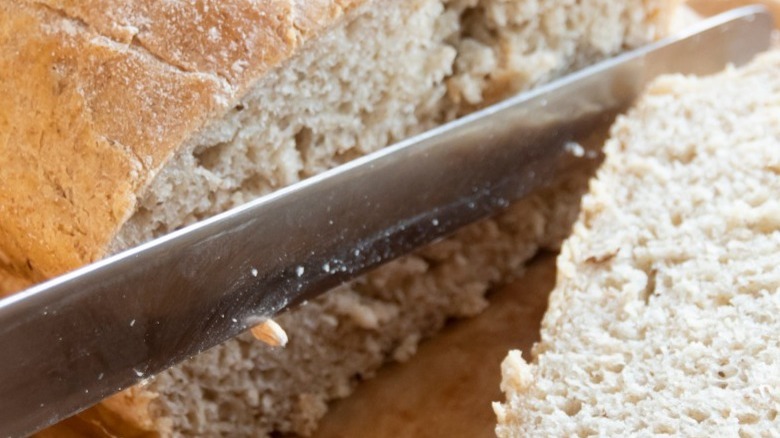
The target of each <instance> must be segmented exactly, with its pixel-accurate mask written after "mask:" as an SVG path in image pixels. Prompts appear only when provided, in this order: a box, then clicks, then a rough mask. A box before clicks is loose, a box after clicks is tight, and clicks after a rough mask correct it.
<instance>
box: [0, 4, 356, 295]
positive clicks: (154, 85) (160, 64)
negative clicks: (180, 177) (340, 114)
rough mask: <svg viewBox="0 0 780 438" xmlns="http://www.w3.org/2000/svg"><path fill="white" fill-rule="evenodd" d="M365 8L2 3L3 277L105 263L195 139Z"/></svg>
mask: <svg viewBox="0 0 780 438" xmlns="http://www.w3.org/2000/svg"><path fill="white" fill-rule="evenodd" d="M364 1H365V0H316V1H306V2H303V1H300V0H266V1H262V2H256V1H250V0H229V1H222V0H198V1H197V2H195V5H194V6H193V5H192V4H190V2H157V1H154V0H133V1H127V2H115V1H112V0H91V1H75V0H40V1H37V0H25V1H16V0H2V1H0V136H2V137H0V185H2V187H4V188H5V189H4V190H1V191H0V278H13V279H26V280H28V281H30V282H37V281H42V280H44V279H46V278H50V277H52V276H55V275H58V274H61V273H63V272H66V271H68V270H71V269H74V268H76V267H79V266H81V265H84V264H87V263H90V262H92V261H95V260H97V259H99V258H100V257H102V256H103V255H105V252H106V248H107V246H108V244H109V243H110V241H111V240H112V239H113V237H114V235H115V234H116V233H117V231H118V230H119V228H120V227H121V226H122V224H123V223H124V222H125V221H126V220H127V218H128V217H129V216H130V215H131V214H132V213H133V211H134V209H135V206H136V199H137V197H138V196H139V195H140V194H141V193H142V192H143V190H144V188H145V187H146V185H147V184H148V183H149V182H150V181H151V180H152V178H153V177H154V176H155V175H156V174H157V173H158V171H159V170H160V169H161V168H162V167H163V165H164V164H165V162H166V161H167V160H168V159H169V158H170V157H171V156H172V155H173V154H174V153H175V151H176V150H177V149H178V148H179V147H180V146H181V145H182V144H183V143H184V142H185V141H186V140H187V139H188V138H189V137H190V136H192V135H193V134H194V133H196V132H198V131H199V130H200V129H202V128H203V127H205V126H206V124H207V123H208V122H209V120H211V119H213V118H216V117H219V116H220V115H222V114H223V113H224V112H225V111H227V110H228V109H229V108H230V107H231V106H232V105H233V104H234V102H235V101H236V100H237V99H238V98H240V97H241V96H242V95H243V93H244V92H245V91H246V90H247V88H248V87H250V86H251V84H252V83H254V82H255V81H256V80H257V79H259V78H260V77H262V75H263V74H264V73H265V72H267V71H268V70H270V69H272V68H273V67H275V66H277V65H279V64H281V63H282V62H284V61H285V60H286V59H287V58H289V57H290V56H292V54H293V53H294V52H295V51H296V50H297V49H298V48H299V47H300V46H301V45H302V44H303V43H304V42H305V41H306V40H307V39H309V38H310V37H312V36H314V35H316V34H318V33H319V32H321V31H322V30H323V29H325V28H327V27H328V26H330V25H332V24H334V23H335V22H337V20H338V19H339V18H341V17H342V16H343V15H344V14H345V13H346V12H347V11H348V10H350V9H352V8H354V7H356V6H358V5H359V4H361V3H363V2H364ZM185 3H186V4H185ZM25 283H26V282H25V281H19V280H15V281H0V295H2V294H8V293H11V292H14V291H15V290H16V289H17V288H18V287H19V285H22V284H25Z"/></svg>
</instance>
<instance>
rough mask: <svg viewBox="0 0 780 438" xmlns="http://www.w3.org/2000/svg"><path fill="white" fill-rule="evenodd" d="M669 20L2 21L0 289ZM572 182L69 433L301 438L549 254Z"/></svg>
mask: <svg viewBox="0 0 780 438" xmlns="http://www.w3.org/2000/svg"><path fill="white" fill-rule="evenodd" d="M671 3H672V2H671V1H670V0H632V1H627V2H614V1H610V0H584V1H573V0H566V1H556V2H545V1H541V0H538V1H519V0H514V1H506V0H450V1H442V0H403V1H396V2H380V1H378V0H373V1H365V0H355V1H337V0H320V1H311V2H294V1H283V0H264V1H254V0H252V1H250V0H229V1H225V0H221V1H217V0H210V1H207V0H203V1H198V2H194V3H193V2H188V1H187V2H185V1H166V2H147V1H142V0H134V1H128V2H112V1H101V0H92V1H87V2H62V1H56V0H35V1H34V0H24V1H11V0H0V23H2V27H1V28H2V29H3V32H2V33H0V55H1V56H0V67H1V68H0V122H3V123H2V124H0V132H2V133H3V135H4V136H5V137H4V138H6V141H3V142H0V157H2V159H3V160H4V162H3V163H2V164H3V165H0V181H2V183H3V187H12V186H13V187H14V190H6V191H0V287H1V288H4V289H5V291H6V292H10V291H13V290H17V289H19V288H21V287H22V286H23V285H24V284H29V283H30V282H35V281H39V280H42V279H44V278H48V277H50V276H52V275H56V274H58V273H61V272H63V271H66V270H69V269H72V268H75V267H77V266H79V265H81V264H83V263H87V262H90V261H93V260H95V259H97V258H100V257H102V256H103V255H104V254H107V253H110V252H114V251H119V250H121V249H124V248H127V247H129V246H133V245H135V244H138V243H140V242H143V241H146V240H148V239H150V238H153V237H156V236H160V235H162V234H164V233H166V232H168V231H170V230H173V229H176V228H178V227H181V226H183V225H186V224H189V223H192V222H194V221H197V220H199V219H202V218H205V217H208V216H210V215H213V214H215V213H218V212H220V211H223V210H225V209H228V208H230V207H233V206H236V205H239V204H241V203H242V202H245V201H246V200H249V199H252V198H253V197H256V196H259V195H262V194H265V193H269V192H270V191H273V190H275V189H277V188H280V187H282V186H285V185H287V184H290V183H294V182H296V181H298V180H300V179H302V178H305V177H307V176H310V175H313V174H316V173H319V172H321V171H323V170H325V169H328V168H331V167H333V166H335V165H338V164H340V163H343V162H346V161H348V160H349V159H351V158H354V157H356V156H360V155H363V154H365V153H368V152H371V151H374V150H377V149H379V148H381V147H384V146H386V145H388V144H390V143H392V142H394V141H397V140H400V139H402V138H405V137H407V136H409V135H412V134H415V133H418V132H420V131H422V130H424V129H427V128H430V127H432V126H435V125H438V124H440V123H442V122H445V121H448V120H451V119H453V118H455V117H457V116H459V115H461V114H465V113H467V112H469V111H472V110H473V109H476V108H479V107H480V106H483V105H485V104H487V103H490V102H492V101H495V100H498V99H501V98H502V97H505V96H507V95H509V94H512V93H514V92H517V91H519V90H523V89H527V88H529V87H532V86H534V85H536V84H539V83H542V82H545V81H548V80H550V79H552V78H554V77H556V76H559V75H561V74H563V73H565V72H568V71H571V70H573V69H576V68H578V67H581V66H583V65H586V64H588V63H591V62H594V61H595V60H598V59H600V58H603V57H606V56H609V55H611V54H614V53H617V52H619V51H621V50H624V49H625V48H628V47H632V46H635V45H638V44H642V43H644V42H646V41H649V40H652V39H654V38H656V37H658V36H659V35H661V34H663V32H664V29H665V25H666V23H667V21H668V20H667V19H668V14H669V12H670V10H671ZM19 66H29V68H28V69H27V70H26V74H24V75H21V74H19V73H18V69H19ZM31 114H34V115H35V116H34V117H33V116H31ZM583 161H587V160H583ZM587 167H588V166H587V165H585V166H584V168H587ZM586 175H587V173H586V172H584V171H580V172H574V173H572V175H571V178H570V179H569V180H567V181H564V182H562V183H560V185H559V186H558V187H557V188H556V189H551V190H550V191H549V192H547V193H545V194H541V195H538V196H536V197H534V198H532V199H529V200H527V201H524V202H523V203H521V204H520V205H517V206H515V207H513V208H512V209H511V211H510V212H508V213H506V214H504V215H502V216H500V217H499V218H497V219H495V220H490V221H485V222H482V223H480V224H477V225H475V226H473V227H470V228H468V229H466V230H463V232H461V233H459V234H458V235H457V236H456V237H454V238H452V239H447V240H445V241H443V242H441V243H439V244H437V245H434V246H432V247H430V248H428V249H426V250H424V251H422V252H421V253H419V254H418V255H415V256H411V257H407V258H404V259H402V260H399V261H397V262H394V263H391V264H390V265H388V266H386V267H384V268H382V269H379V270H377V271H376V272H374V273H372V274H369V275H367V276H365V277H363V278H362V279H359V280H357V281H356V282H354V283H352V284H350V285H346V286H344V287H342V288H340V290H337V291H333V293H330V294H328V295H327V296H325V297H322V298H321V299H318V300H313V301H312V302H310V303H309V305H308V306H306V307H303V308H301V309H298V310H296V311H294V312H290V313H288V314H285V315H283V316H282V317H281V318H280V319H279V322H280V323H281V324H282V326H283V327H284V328H285V329H286V330H287V332H288V334H289V344H288V346H287V347H286V348H285V349H284V350H274V349H270V348H268V347H266V346H264V345H262V344H260V343H258V342H256V341H254V340H253V339H251V338H250V337H248V336H244V337H240V338H238V339H236V340H233V341H230V342H228V343H226V344H225V345H223V346H220V347H218V348H215V349H213V350H211V351H209V352H207V353H205V354H203V355H202V356H199V357H197V358H195V359H194V360H192V361H189V362H187V363H185V364H182V365H180V366H178V367H176V368H174V369H172V370H170V371H168V372H166V373H164V374H162V375H160V376H159V377H157V378H155V379H153V380H151V381H149V382H148V383H147V384H145V385H143V386H139V387H136V388H134V389H132V390H130V391H127V392H125V393H123V394H121V395H119V396H117V397H114V398H112V399H110V400H108V401H107V402H106V403H104V404H103V405H101V406H100V407H99V408H96V409H95V410H92V411H91V412H90V413H88V414H85V416H83V417H82V418H83V419H85V420H84V421H83V422H82V424H81V425H80V426H79V427H82V428H83V427H86V426H85V424H88V425H91V424H93V423H99V425H98V426H96V427H97V428H98V429H100V430H104V429H108V430H113V431H114V433H116V434H118V435H123V436H126V435H131V434H135V433H139V434H140V433H145V432H154V433H161V434H163V435H185V436H215V435H229V436H258V435H260V436H262V435H264V434H266V433H270V432H272V431H284V432H289V431H292V432H298V433H307V432H309V431H311V430H312V429H313V427H314V425H315V423H316V420H317V419H318V418H319V417H320V416H321V415H322V414H323V413H324V411H325V409H326V401H327V400H329V399H332V398H336V397H343V396H345V395H346V394H348V393H349V392H350V391H351V388H352V387H353V386H354V384H355V383H357V382H358V381H359V380H361V379H364V378H367V377H369V376H371V374H372V373H373V372H374V370H375V369H377V368H378V367H379V366H380V365H381V364H382V363H383V362H385V361H387V360H393V359H396V360H404V359H406V358H408V357H409V356H410V355H411V354H413V352H414V350H415V347H416V345H417V342H418V341H419V340H420V339H421V338H423V337H425V336H428V335H430V334H432V333H433V332H435V331H436V330H437V329H438V328H440V327H441V326H442V325H443V323H444V321H445V320H446V319H447V318H450V317H458V316H467V315H473V314H475V313H477V312H479V311H480V310H481V309H483V308H484V306H485V305H486V301H485V299H484V294H485V292H486V290H487V288H488V287H489V286H491V285H493V284H498V283H502V282H505V281H506V280H507V279H509V278H511V277H512V276H513V275H516V274H518V273H520V272H521V271H522V269H523V265H524V263H525V261H526V260H527V259H528V258H530V257H531V256H532V255H533V254H534V253H535V252H536V251H537V249H538V248H539V247H540V246H555V245H556V244H557V242H558V241H559V240H560V239H561V237H562V236H563V235H564V234H565V233H566V232H567V230H568V224H569V223H570V222H571V221H572V220H573V218H574V215H575V214H576V209H577V199H578V197H579V194H580V193H581V192H582V191H583V190H584V181H585V176H586ZM74 421H75V420H74Z"/></svg>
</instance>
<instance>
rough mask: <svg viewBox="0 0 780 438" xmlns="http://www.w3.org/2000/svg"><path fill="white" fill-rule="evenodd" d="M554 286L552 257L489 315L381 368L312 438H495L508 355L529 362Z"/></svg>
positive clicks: (504, 293) (496, 296) (499, 295)
mask: <svg viewBox="0 0 780 438" xmlns="http://www.w3.org/2000/svg"><path fill="white" fill-rule="evenodd" d="M554 282H555V257H554V256H553V255H549V254H548V255H542V256H539V257H537V258H536V259H535V260H534V261H533V262H532V263H531V265H530V266H529V267H528V271H527V272H526V274H525V275H524V276H523V277H522V278H521V279H519V280H518V281H515V282H514V283H513V284H511V285H509V286H507V287H504V288H502V289H500V290H498V291H496V292H494V293H493V294H492V295H491V297H490V298H491V299H490V302H491V305H490V307H488V309H487V310H485V312H484V313H482V314H481V315H479V316H478V317H476V318H473V319H469V320H459V321H453V322H452V323H451V324H450V325H449V326H448V327H446V328H445V330H444V331H443V332H442V333H441V334H440V335H438V336H437V337H435V338H433V339H430V340H428V341H425V342H423V343H422V345H420V348H419V350H418V352H417V354H416V355H415V356H414V357H413V358H412V359H411V360H410V361H409V362H407V363H404V364H393V365H390V366H387V367H385V368H383V369H382V370H381V371H380V372H379V374H378V375H377V377H376V378H374V379H372V380H369V381H366V382H363V383H361V385H360V386H359V387H358V389H357V390H356V392H355V394H353V395H352V396H351V397H349V398H347V399H345V400H341V401H339V402H336V403H334V404H333V405H332V406H331V408H330V411H329V412H328V414H327V415H326V417H325V419H324V420H323V421H322V423H321V425H320V428H319V430H318V432H317V433H316V434H315V435H314V436H315V437H317V438H333V437H345V438H349V437H369V436H370V437H376V438H384V437H388V438H389V437H406V436H408V437H475V438H477V437H493V436H495V434H494V432H493V428H494V427H495V422H496V419H495V415H494V414H493V409H492V407H491V402H493V401H498V400H501V399H502V394H501V392H500V390H499V382H500V379H501V372H500V364H501V361H502V360H503V359H504V357H505V356H506V354H507V352H508V351H509V350H510V349H521V350H522V351H523V355H524V356H525V357H526V358H528V356H527V352H529V351H530V348H531V346H532V345H533V343H534V342H535V341H536V340H537V339H538V336H539V323H540V321H541V318H542V316H543V315H544V311H545V309H546V307H547V295H548V294H549V292H550V290H552V288H553V285H554Z"/></svg>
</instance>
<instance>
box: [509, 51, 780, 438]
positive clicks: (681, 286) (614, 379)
mask: <svg viewBox="0 0 780 438" xmlns="http://www.w3.org/2000/svg"><path fill="white" fill-rule="evenodd" d="M611 135H612V137H611V139H610V140H609V141H608V143H607V144H606V147H605V150H606V155H607V158H606V161H605V163H604V165H603V167H602V168H601V169H600V170H599V171H598V174H597V177H596V179H595V180H594V181H593V182H592V183H591V187H590V192H589V194H588V195H587V196H586V197H585V198H584V199H583V206H582V211H581V213H580V216H579V219H578V221H577V223H576V224H575V226H574V230H573V234H572V236H571V237H570V238H569V239H568V240H567V241H566V242H565V244H564V245H563V250H562V252H561V254H560V256H559V258H558V278H557V285H556V287H555V290H554V291H553V293H552V295H551V297H550V302H549V308H548V310H547V313H546V315H545V317H544V321H543V324H542V333H541V342H540V343H539V344H537V346H536V347H535V349H534V356H535V360H534V362H533V363H532V364H528V363H526V362H525V361H524V360H523V358H522V357H521V353H520V352H519V351H513V352H511V353H510V354H509V356H508V357H507V358H506V359H505V361H504V363H503V366H502V371H503V381H502V390H503V391H504V392H505V394H506V402H505V403H502V404H495V405H494V409H495V411H496V414H497V416H498V427H497V432H498V435H499V436H501V437H515V436H517V437H519V436H629V435H631V436H634V435H636V436H646V435H651V434H665V435H672V436H741V437H758V436H775V435H777V433H778V428H779V427H780V418H778V410H780V342H778V333H780V200H778V196H777V195H778V193H780V52H778V51H774V52H770V53H768V54H765V55H763V56H761V57H760V58H758V59H757V60H755V61H753V62H752V63H751V64H750V65H748V66H746V67H744V68H740V69H728V70H727V71H725V72H723V73H721V74H718V75H714V76H711V77H705V78H696V77H683V76H679V75H677V76H666V77H662V78H660V79H658V80H657V81H655V82H654V83H653V85H651V86H650V87H649V89H648V90H647V92H646V94H645V95H644V97H643V98H642V99H641V100H640V102H639V103H638V104H637V106H636V107H635V108H634V109H633V110H631V111H630V113H628V114H627V115H626V116H624V117H621V118H620V119H619V120H618V121H617V122H616V124H615V125H614V127H613V129H612V133H611Z"/></svg>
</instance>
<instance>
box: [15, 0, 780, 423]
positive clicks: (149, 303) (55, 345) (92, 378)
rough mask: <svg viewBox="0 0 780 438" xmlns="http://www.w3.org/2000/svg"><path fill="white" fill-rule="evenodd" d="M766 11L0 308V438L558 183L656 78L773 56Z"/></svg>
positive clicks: (542, 91)
mask: <svg viewBox="0 0 780 438" xmlns="http://www.w3.org/2000/svg"><path fill="white" fill-rule="evenodd" d="M772 27H773V26H772V18H771V16H770V15H769V13H768V12H767V11H766V10H765V9H764V8H762V7H758V6H751V7H745V8H740V9H735V10H732V11H729V12H727V13H725V14H721V15H718V16H716V17H713V18H710V19H708V20H705V21H702V22H700V23H698V24H696V25H694V26H692V27H690V28H689V29H687V30H685V31H684V32H682V33H681V34H678V35H676V36H673V37H671V38H667V39H664V40H661V41H658V42H656V43H654V44H650V45H648V46H645V47H643V48H640V49H638V50H634V51H632V52H628V53H625V54H623V55H620V56H618V57H615V58H612V59H610V60H607V61H604V62H601V63H599V64H596V65H594V66H592V67H588V68H585V69H583V70H581V71H579V72H577V73H574V74H572V75H569V76H566V77H564V78H562V79H559V80H556V81H554V82H552V83H550V84H548V85H544V86H541V87H539V88H536V89H534V90H533V91H530V92H526V93H522V94H519V95H517V96H515V97H513V98H510V99H509V100H506V101H503V102H501V103H498V104H495V105H493V106H490V107H488V108H485V109H483V110H481V111H478V112H476V113H474V114H471V115H469V116H466V117H463V118H461V119H459V120H456V121H454V122H452V123H449V124H446V125H444V126H441V127H439V128H436V129H433V130H431V131H429V132H426V133H423V134H421V135H418V136H416V137H414V138H411V139H408V140H405V141H402V142H400V143H398V144H396V145H394V146H391V147H388V148H385V149H383V150H381V151H378V152H376V153H373V154H371V155H368V156H365V157H363V158H359V159H356V160H354V161H351V162H349V163H347V164H345V165H342V166H340V167H337V168H335V169H333V170H330V171H328V172H325V173H323V174H320V175H318V176H314V177H312V178H309V179H307V180H304V181H302V182H300V183H297V184H294V185H292V186H289V187H287V188H284V189H281V190H279V191H276V192H274V193H272V194H270V195H268V196H265V197H262V198H259V199H257V200H255V201H253V202H250V203H248V204H246V205H244V206H241V207H239V208H236V209H233V210H230V211H228V212H226V213H223V214H220V215H217V216H215V217H213V218H211V219H208V220H205V221H202V222H200V223H197V224H194V225H192V226H190V227H187V228H184V229H182V230H179V231H177V232H174V233H172V234H169V235H166V236H164V237H162V238H159V239H157V240H154V241H152V242H149V243H147V244H144V245H141V246H139V247H137V248H134V249H131V250H128V251H125V252H123V253H121V254H118V255H115V256H112V257H109V258H107V259H105V260H102V261H100V262H97V263H94V264H92V265H89V266H86V267H84V268H81V269H78V270H76V271H73V272H71V273H68V274H65V275H63V276H61V277H58V278H55V279H53V280H50V281H48V282H45V283H42V284H40V285H37V286H34V287H32V288H30V289H28V290H26V291H23V292H20V293H18V294H16V295H13V296H10V297H7V298H5V299H3V300H0V352H2V353H1V354H2V360H0V436H23V435H26V434H30V433H34V432H35V431H38V430H40V429H42V428H44V427H46V426H48V425H51V424H53V423H54V422H56V421H58V420H60V419H63V418H65V417H67V416H70V415H72V414H74V413H77V412H79V411H80V410H82V409H84V408H86V407H88V406H90V405H92V404H94V403H97V402H98V401H100V400H101V399H102V398H104V397H106V396H109V395H111V394H113V393H115V392H117V391H120V390H122V389H124V388H127V387H129V386H131V385H133V384H135V383H137V382H139V381H140V380H142V379H145V378H148V377H149V376H153V375H154V374H156V373H159V372H161V371H163V370H165V369H167V368H169V367H171V366H173V365H175V364H176V363H178V362H180V361H182V360H185V359H187V358H190V357H192V356H194V355H196V354H198V353H199V352H201V351H204V350H206V349H208V348H210V347H213V346H215V345H217V344H219V343H221V342H223V341H225V340H227V339H229V338H231V337H234V336H236V335H238V334H239V333H241V332H243V331H245V330H247V329H249V328H250V327H252V326H253V325H255V324H257V322H258V321H260V320H262V318H267V317H271V316H273V315H275V314H277V313H278V312H280V311H282V310H285V309H287V308H290V307H291V306H295V305H297V304H300V303H301V302H303V301H305V300H307V299H310V298H312V297H314V296H316V295H318V294H320V293H322V292H324V291H326V290H328V289H329V288H331V287H333V286H336V285H338V284H340V283H343V282H345V281H348V280H350V279H351V278H354V277H355V276H357V275H359V274H361V273H363V272H365V271H366V270H368V269H370V268H372V267H375V266H377V265H378V264H380V263H382V262H385V261H388V260H391V259H393V258H396V257H398V256H401V255H403V254H406V253H408V252H410V251H413V250H414V249H416V248H419V247H420V246H422V245H425V244H427V243H430V242H432V241H434V240H435V239H438V238H441V237H443V236H446V235H448V234H451V233H452V232H454V231H455V230H456V229H458V228H459V227H462V226H464V225H467V224H469V223H472V222H474V221H477V220H479V219H481V218H484V217H486V216H489V215H492V214H495V213H497V212H499V211H501V210H502V209H504V208H506V206H507V205H508V204H509V203H510V202H512V201H515V200H518V199H520V198H522V197H523V196H525V195H527V194H529V193H530V192H532V191H533V190H534V189H536V188H539V187H541V186H544V185H546V184H549V182H550V181H552V180H553V179H554V178H555V176H556V175H559V174H561V173H562V172H565V167H566V166H565V165H564V163H566V162H567V157H569V158H570V155H571V154H570V153H569V152H567V145H568V146H570V145H572V144H574V143H576V142H580V141H584V139H585V138H587V137H589V136H593V135H594V133H600V134H602V135H603V134H604V133H606V132H607V129H608V127H609V125H610V124H611V122H612V121H613V120H614V118H615V116H616V115H617V114H619V113H620V112H621V111H624V110H625V109H626V108H628V107H629V106H630V105H631V103H632V102H633V101H634V100H635V99H636V97H637V96H638V95H639V94H640V93H641V91H642V89H643V88H644V86H645V85H647V83H648V82H649V81H650V80H652V79H653V78H655V77H656V76H658V75H659V74H664V73H674V72H679V73H686V74H710V73H715V72H717V71H719V70H721V69H723V68H724V67H725V66H726V65H728V64H736V65H739V64H743V63H745V62H747V61H749V60H750V59H751V58H752V57H753V56H754V55H755V54H756V53H758V52H760V51H763V50H766V49H767V48H768V47H769V45H770V33H771V31H772Z"/></svg>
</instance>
